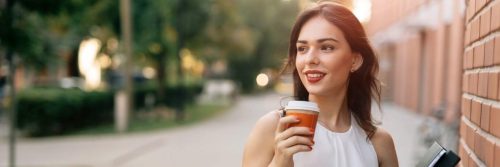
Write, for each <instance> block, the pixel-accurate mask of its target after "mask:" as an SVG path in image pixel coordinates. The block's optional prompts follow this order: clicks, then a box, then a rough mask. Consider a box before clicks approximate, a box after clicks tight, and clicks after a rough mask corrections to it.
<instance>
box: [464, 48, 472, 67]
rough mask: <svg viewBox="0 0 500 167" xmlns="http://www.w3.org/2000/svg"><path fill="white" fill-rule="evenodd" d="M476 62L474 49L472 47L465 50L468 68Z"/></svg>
mask: <svg viewBox="0 0 500 167" xmlns="http://www.w3.org/2000/svg"><path fill="white" fill-rule="evenodd" d="M473 63H474V50H473V49H470V50H468V51H467V52H465V67H466V69H471V68H472V67H473V65H474V64H473Z"/></svg>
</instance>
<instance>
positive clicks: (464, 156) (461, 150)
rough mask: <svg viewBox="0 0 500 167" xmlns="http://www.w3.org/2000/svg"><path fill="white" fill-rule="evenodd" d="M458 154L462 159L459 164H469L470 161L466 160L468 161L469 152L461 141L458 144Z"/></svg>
mask: <svg viewBox="0 0 500 167" xmlns="http://www.w3.org/2000/svg"><path fill="white" fill-rule="evenodd" d="M458 154H459V156H460V158H461V161H460V163H459V165H458V166H460V164H462V165H463V164H467V163H468V162H466V161H467V157H468V155H467V152H466V151H465V149H464V146H463V144H461V143H460V144H458ZM463 166H465V165H463Z"/></svg>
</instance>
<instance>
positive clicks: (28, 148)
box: [0, 93, 422, 167]
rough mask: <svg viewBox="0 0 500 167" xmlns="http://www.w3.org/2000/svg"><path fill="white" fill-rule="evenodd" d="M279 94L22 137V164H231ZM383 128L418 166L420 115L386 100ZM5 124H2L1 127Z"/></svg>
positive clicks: (3, 156)
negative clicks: (120, 130) (143, 125)
mask: <svg viewBox="0 0 500 167" xmlns="http://www.w3.org/2000/svg"><path fill="white" fill-rule="evenodd" d="M279 97H280V95H277V94H272V93H266V94H259V95H253V96H244V97H241V98H240V101H239V102H238V103H237V104H235V106H234V107H233V108H231V109H230V111H228V112H227V113H226V114H224V115H220V116H218V117H216V118H212V119H210V120H207V121H204V122H201V123H199V124H196V125H191V126H186V127H180V128H175V129H170V130H166V131H156V132H148V133H135V134H125V135H101V136H77V137H57V138H44V139H21V140H20V141H19V142H18V146H17V150H18V153H17V164H18V166H20V167H49V166H50V167H101V166H102V167H108V166H123V167H143V166H147V167H155V166H158V167H160V166H161V167H163V166H169V167H198V166H204V167H233V166H241V156H242V151H243V145H244V143H245V141H246V138H247V136H248V133H249V132H250V130H251V128H252V127H253V125H254V123H255V121H256V120H257V119H258V118H259V117H260V116H261V115H263V114H265V113H266V112H268V111H270V110H273V109H276V108H278V107H279V103H278V101H279ZM383 110H384V112H383V117H381V116H380V115H378V116H377V117H378V118H382V119H383V122H384V123H383V125H382V126H383V127H384V128H385V129H387V130H388V131H389V132H390V133H391V134H392V135H393V138H394V140H395V143H396V147H397V152H398V158H399V161H400V166H414V165H413V164H415V157H416V156H415V155H414V154H415V151H412V150H415V149H417V148H415V147H417V144H416V143H417V141H416V140H417V135H418V131H417V127H418V125H419V123H420V122H421V120H422V118H421V117H419V116H418V115H415V114H413V113H410V112H407V111H404V110H402V109H401V108H398V107H395V106H394V105H391V104H388V103H387V104H384V105H383ZM1 130H2V129H0V131H1ZM7 149H8V147H7V138H5V137H3V138H0V166H7V160H8V155H7Z"/></svg>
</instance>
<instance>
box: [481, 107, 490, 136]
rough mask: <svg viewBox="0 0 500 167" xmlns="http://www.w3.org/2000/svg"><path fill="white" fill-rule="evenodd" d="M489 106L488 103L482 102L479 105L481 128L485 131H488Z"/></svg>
mask: <svg viewBox="0 0 500 167" xmlns="http://www.w3.org/2000/svg"><path fill="white" fill-rule="evenodd" d="M490 108H491V105H489V104H483V106H482V107H481V129H483V130H484V131H486V132H489V131H490Z"/></svg>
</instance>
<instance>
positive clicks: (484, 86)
mask: <svg viewBox="0 0 500 167" xmlns="http://www.w3.org/2000/svg"><path fill="white" fill-rule="evenodd" d="M478 91H479V92H478V94H479V96H481V97H487V96H488V73H479V81H478Z"/></svg>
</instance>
